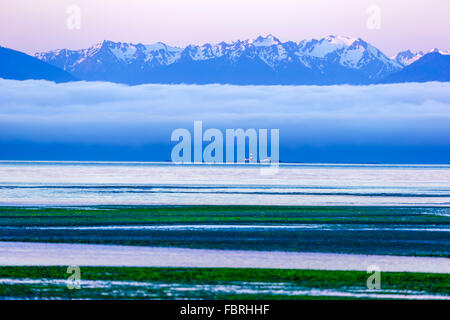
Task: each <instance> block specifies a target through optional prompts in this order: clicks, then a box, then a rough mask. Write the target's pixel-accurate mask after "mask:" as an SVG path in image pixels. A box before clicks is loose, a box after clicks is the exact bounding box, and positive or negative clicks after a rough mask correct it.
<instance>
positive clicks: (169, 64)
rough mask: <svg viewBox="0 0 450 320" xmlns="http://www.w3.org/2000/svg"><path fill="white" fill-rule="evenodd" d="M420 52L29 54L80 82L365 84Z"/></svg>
mask: <svg viewBox="0 0 450 320" xmlns="http://www.w3.org/2000/svg"><path fill="white" fill-rule="evenodd" d="M444 54H445V53H444ZM423 55H424V53H423V52H418V53H413V52H411V51H405V52H401V53H399V54H398V55H396V56H395V57H392V58H388V57H387V56H386V55H385V54H383V53H382V52H381V51H380V50H378V49H377V48H376V47H374V46H372V45H371V44H369V43H367V42H366V41H364V40H362V39H361V38H348V37H342V36H328V37H325V38H322V39H320V40H316V39H311V40H303V41H300V42H293V41H287V42H281V41H280V40H279V39H277V38H276V37H274V36H272V35H268V36H266V37H262V36H259V37H258V38H256V39H253V40H245V41H235V42H232V43H226V42H221V43H218V44H209V43H207V44H204V45H201V46H198V45H189V46H187V47H184V48H181V47H173V46H169V45H167V44H164V43H162V42H158V43H155V44H151V45H144V44H131V43H122V42H112V41H104V42H103V43H100V44H97V45H95V46H93V47H90V48H88V49H82V50H67V49H61V50H54V51H49V52H41V53H36V54H35V57H36V58H38V59H40V60H42V61H44V62H47V63H49V64H52V65H54V66H57V67H59V68H61V69H64V70H66V71H68V72H70V73H71V74H73V75H74V76H76V77H77V78H79V79H84V80H105V81H113V82H120V83H128V84H139V83H233V84H341V83H349V84H367V83H376V82H379V81H381V80H382V79H384V78H386V77H387V76H389V75H390V74H393V73H395V72H398V71H400V70H401V69H402V68H404V67H405V66H407V65H410V64H411V63H413V62H414V61H417V60H418V59H420V58H421V57H422V56H423Z"/></svg>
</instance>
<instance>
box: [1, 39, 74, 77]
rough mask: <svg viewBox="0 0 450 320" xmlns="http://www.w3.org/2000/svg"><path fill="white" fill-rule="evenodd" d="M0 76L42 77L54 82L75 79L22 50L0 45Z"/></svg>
mask: <svg viewBox="0 0 450 320" xmlns="http://www.w3.org/2000/svg"><path fill="white" fill-rule="evenodd" d="M0 78H4V79H14V80H27V79H44V80H50V81H55V82H67V81H74V80H76V78H75V77H73V76H72V75H71V74H69V73H68V72H66V71H64V70H61V69H59V68H57V67H55V66H52V65H50V64H48V63H45V62H43V61H41V60H39V59H36V58H34V57H31V56H29V55H27V54H25V53H23V52H20V51H16V50H12V49H8V48H4V47H0Z"/></svg>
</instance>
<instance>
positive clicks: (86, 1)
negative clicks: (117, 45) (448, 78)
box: [0, 0, 450, 55]
mask: <svg viewBox="0 0 450 320" xmlns="http://www.w3.org/2000/svg"><path fill="white" fill-rule="evenodd" d="M70 5H77V6H79V8H80V9H81V25H80V29H79V30H78V29H77V30H69V29H68V28H67V26H66V22H67V19H68V16H69V14H68V13H67V12H66V10H67V8H68V7H69V6H70ZM370 5H376V6H378V8H380V9H381V16H380V17H381V20H380V21H381V25H380V29H369V28H368V27H367V20H368V18H369V14H368V13H367V12H366V10H367V8H368V7H369V6H370ZM449 15H450V1H448V0H427V1H419V0H417V1H416V0H343V1H336V0H297V1H295V0H277V1H269V0H258V1H250V0H247V1H245V0H151V1H150V0H148V1H145V0H95V1H93V0H32V1H30V0H2V2H1V4H0V45H1V46H5V47H10V48H13V49H16V50H20V51H25V52H27V53H34V52H36V51H46V50H50V49H56V48H69V49H79V48H86V47H89V46H91V45H93V44H95V43H98V42H101V41H103V40H105V39H106V40H113V41H122V42H133V43H139V42H140V43H145V44H149V43H154V42H157V41H162V42H165V43H167V44H170V45H180V46H184V45H187V44H202V43H206V42H212V43H215V42H220V41H234V40H238V39H241V40H243V39H248V38H255V37H257V36H258V35H266V34H269V33H270V34H273V35H275V36H277V37H279V38H280V40H282V41H287V40H293V41H300V40H303V39H307V38H321V37H323V36H326V35H330V34H336V35H344V36H350V37H361V38H363V39H364V40H366V41H368V42H370V43H372V44H373V45H375V46H376V47H378V48H379V49H381V50H382V51H383V52H385V53H386V54H387V55H393V54H395V53H397V52H398V51H400V50H405V49H412V50H429V49H431V48H435V47H437V48H440V49H444V50H448V49H450V19H449Z"/></svg>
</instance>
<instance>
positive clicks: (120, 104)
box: [0, 79, 450, 157]
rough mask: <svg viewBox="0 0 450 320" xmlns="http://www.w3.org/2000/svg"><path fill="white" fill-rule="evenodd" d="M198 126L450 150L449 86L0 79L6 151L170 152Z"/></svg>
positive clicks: (295, 140) (284, 143) (299, 140)
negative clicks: (43, 146)
mask: <svg viewBox="0 0 450 320" xmlns="http://www.w3.org/2000/svg"><path fill="white" fill-rule="evenodd" d="M194 120H202V121H203V127H204V128H205V129H207V128H212V127H215V128H219V129H225V128H243V129H248V128H269V129H270V128H279V129H280V145H281V147H282V148H285V149H286V150H295V149H296V148H297V147H302V146H303V147H304V146H311V147H314V146H319V147H324V146H334V145H346V146H352V145H353V146H360V147H362V148H368V147H369V146H375V145H377V146H398V147H400V148H401V147H414V146H417V147H421V148H423V147H429V146H438V147H439V148H445V147H448V148H450V83H424V84H415V83H408V84H394V85H377V86H375V85H373V86H322V87H321V86H229V85H206V86H195V85H141V86H133V87H129V86H125V85H120V84H113V83H104V82H75V83H65V84H55V83H52V82H47V81H13V80H2V79H0V142H2V143H6V144H7V145H11V143H13V142H14V141H22V142H23V141H28V142H33V143H75V144H76V143H83V144H99V145H102V144H104V145H116V146H141V145H167V146H169V147H170V145H171V142H170V134H171V132H172V130H174V129H176V128H180V127H181V128H187V129H189V130H191V131H192V126H193V121H194ZM3 154H4V152H3ZM281 157H282V155H281Z"/></svg>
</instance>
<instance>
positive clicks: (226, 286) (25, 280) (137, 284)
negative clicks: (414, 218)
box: [0, 266, 450, 300]
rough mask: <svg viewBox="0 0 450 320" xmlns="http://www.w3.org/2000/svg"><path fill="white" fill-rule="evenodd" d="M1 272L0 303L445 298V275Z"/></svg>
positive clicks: (449, 294)
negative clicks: (374, 280)
mask: <svg viewBox="0 0 450 320" xmlns="http://www.w3.org/2000/svg"><path fill="white" fill-rule="evenodd" d="M69 276H70V274H68V273H67V267H63V266H52V267H47V266H40V267H37V266H26V267H16V266H12V267H0V297H1V298H3V299H187V298H190V299H445V300H448V299H450V275H449V274H429V273H403V272H397V273H389V272H387V273H382V274H381V288H380V289H368V288H367V286H366V280H367V277H368V275H367V273H366V272H362V271H323V270H277V269H247V268H242V269H241V268H236V269H231V268H133V267H81V268H80V282H79V289H69V287H68V285H70V284H72V285H73V284H74V283H72V282H68V277H69Z"/></svg>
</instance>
